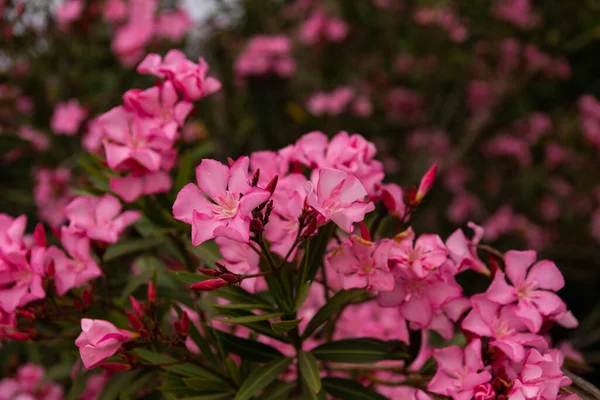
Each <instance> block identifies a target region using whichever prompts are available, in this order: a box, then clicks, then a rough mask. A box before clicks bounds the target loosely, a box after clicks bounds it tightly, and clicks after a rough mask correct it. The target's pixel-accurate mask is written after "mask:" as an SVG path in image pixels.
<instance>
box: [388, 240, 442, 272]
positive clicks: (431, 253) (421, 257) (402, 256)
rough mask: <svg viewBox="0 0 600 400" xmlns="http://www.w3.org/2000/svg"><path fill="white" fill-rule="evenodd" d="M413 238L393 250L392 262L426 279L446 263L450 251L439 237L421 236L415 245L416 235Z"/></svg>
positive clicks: (403, 241)
mask: <svg viewBox="0 0 600 400" xmlns="http://www.w3.org/2000/svg"><path fill="white" fill-rule="evenodd" d="M411 236H412V237H411V238H406V239H404V240H402V242H400V244H399V245H396V246H394V247H393V248H392V249H391V254H390V260H391V261H393V262H395V263H396V266H397V267H399V268H406V269H408V270H410V271H412V272H413V273H414V274H415V275H416V276H417V277H419V278H425V277H426V276H427V275H429V273H430V272H431V271H434V270H436V269H438V268H439V267H441V266H442V265H443V264H444V263H445V262H446V258H447V257H448V250H447V249H446V246H444V242H442V239H440V237H439V236H438V235H432V234H425V235H421V236H419V238H418V239H417V240H416V241H414V243H413V240H414V235H411Z"/></svg>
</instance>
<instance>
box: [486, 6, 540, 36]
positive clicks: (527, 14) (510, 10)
mask: <svg viewBox="0 0 600 400" xmlns="http://www.w3.org/2000/svg"><path fill="white" fill-rule="evenodd" d="M492 15H494V17H496V18H498V19H501V20H504V21H507V22H510V23H511V24H513V25H515V26H517V27H519V28H523V29H528V28H533V27H535V26H537V25H538V24H539V23H540V16H539V15H538V14H537V13H535V12H533V10H532V7H531V1H530V0H496V1H495V3H494V4H493V7H492Z"/></svg>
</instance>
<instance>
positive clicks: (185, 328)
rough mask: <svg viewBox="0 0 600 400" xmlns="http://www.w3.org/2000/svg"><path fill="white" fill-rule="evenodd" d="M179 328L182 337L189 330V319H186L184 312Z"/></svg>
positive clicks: (186, 315)
mask: <svg viewBox="0 0 600 400" xmlns="http://www.w3.org/2000/svg"><path fill="white" fill-rule="evenodd" d="M179 328H180V329H181V334H182V335H187V333H188V330H189V329H190V317H188V314H187V312H185V311H184V312H182V313H181V319H180V320H179Z"/></svg>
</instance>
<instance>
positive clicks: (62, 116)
mask: <svg viewBox="0 0 600 400" xmlns="http://www.w3.org/2000/svg"><path fill="white" fill-rule="evenodd" d="M86 116H87V111H86V110H85V108H83V107H82V106H81V105H80V104H79V102H78V101H77V100H75V99H72V100H69V101H66V102H63V103H58V104H57V105H56V106H55V107H54V113H53V114H52V120H51V121H50V127H51V128H52V130H53V131H54V132H55V133H56V134H57V135H67V136H72V135H74V134H76V133H77V130H78V129H79V127H80V126H81V123H82V122H83V120H84V119H85V118H86Z"/></svg>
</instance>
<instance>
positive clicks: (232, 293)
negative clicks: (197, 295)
mask: <svg viewBox="0 0 600 400" xmlns="http://www.w3.org/2000/svg"><path fill="white" fill-rule="evenodd" d="M214 293H215V295H217V296H218V297H222V298H224V299H225V300H229V301H230V302H231V303H239V304H257V305H259V306H260V305H263V306H269V307H273V305H272V304H271V303H269V302H268V301H267V300H265V299H263V298H262V297H261V296H259V295H257V294H254V293H249V292H247V291H245V290H244V289H242V288H241V287H239V286H226V287H224V288H221V289H219V290H215V292H214Z"/></svg>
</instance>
